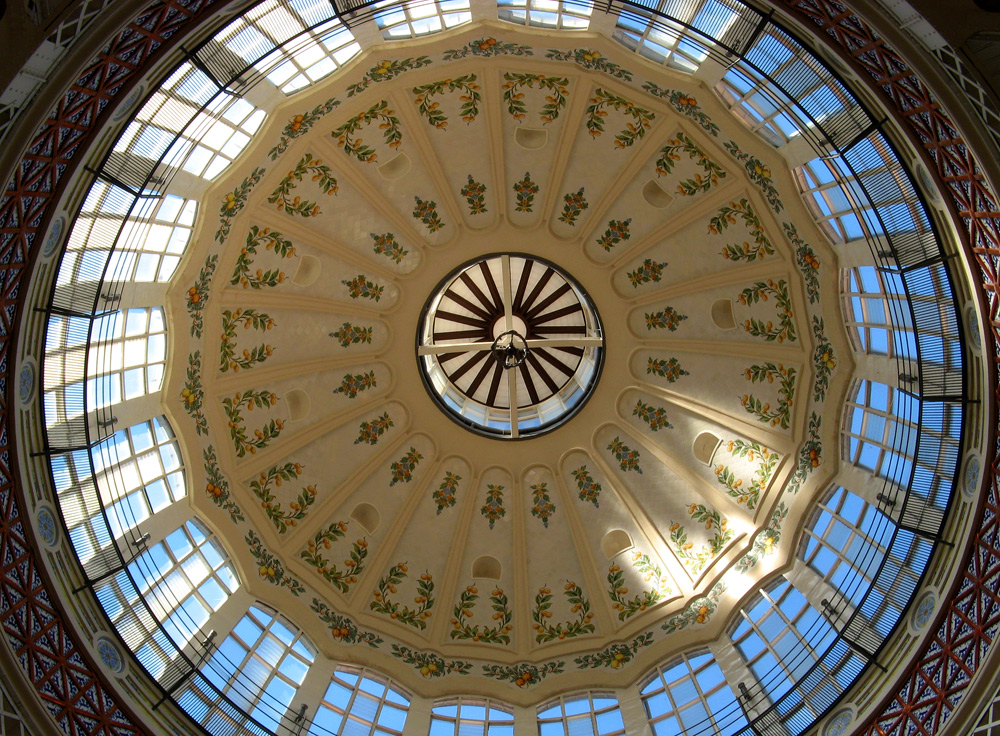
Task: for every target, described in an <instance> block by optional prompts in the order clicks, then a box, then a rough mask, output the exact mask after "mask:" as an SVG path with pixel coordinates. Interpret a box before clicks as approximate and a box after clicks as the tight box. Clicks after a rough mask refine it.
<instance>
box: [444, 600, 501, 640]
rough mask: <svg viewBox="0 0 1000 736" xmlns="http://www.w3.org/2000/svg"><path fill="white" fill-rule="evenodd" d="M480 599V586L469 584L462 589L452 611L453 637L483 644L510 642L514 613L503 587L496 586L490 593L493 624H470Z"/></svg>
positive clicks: (450, 634) (451, 632) (451, 634)
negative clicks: (469, 620)
mask: <svg viewBox="0 0 1000 736" xmlns="http://www.w3.org/2000/svg"><path fill="white" fill-rule="evenodd" d="M477 600H479V588H477V587H476V586H475V585H469V586H467V587H466V588H465V590H463V591H462V593H461V595H460V596H459V599H458V603H456V604H455V607H454V608H453V609H452V612H451V617H452V618H451V631H449V632H448V634H449V636H451V638H452V639H458V640H466V641H475V642H482V643H483V644H510V632H511V630H512V629H513V628H514V627H513V625H512V624H511V620H512V619H513V614H512V613H511V610H510V601H509V600H508V599H507V594H506V593H504V592H503V589H502V588H494V589H493V592H492V593H490V608H491V609H492V610H493V616H492V619H493V621H495V622H496V623H495V624H494V625H493V626H486V625H483V624H470V623H469V622H468V619H470V618H472V615H473V613H474V611H473V609H474V608H475V606H476V601H477Z"/></svg>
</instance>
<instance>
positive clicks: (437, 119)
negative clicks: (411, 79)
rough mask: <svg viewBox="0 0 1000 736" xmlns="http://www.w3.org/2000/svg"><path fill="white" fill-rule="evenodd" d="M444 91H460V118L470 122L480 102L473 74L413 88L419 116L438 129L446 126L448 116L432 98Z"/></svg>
mask: <svg viewBox="0 0 1000 736" xmlns="http://www.w3.org/2000/svg"><path fill="white" fill-rule="evenodd" d="M445 92H461V93H462V94H461V95H460V96H459V101H460V102H461V103H462V108H461V110H460V113H461V115H462V120H464V121H465V122H466V123H471V122H473V121H474V120H475V119H476V116H477V115H479V103H480V102H482V95H481V94H480V93H479V85H478V84H476V75H475V74H464V75H462V76H460V77H454V78H452V79H444V80H441V81H439V82H430V83H428V84H422V85H420V86H419V87H414V88H413V94H414V95H416V100H415V102H416V103H417V112H418V113H419V114H420V116H421V117H423V118H426V119H427V122H428V123H429V124H430V125H433V126H434V127H435V128H437V129H439V130H444V129H445V128H447V127H448V117H447V116H446V115H445V114H444V112H442V110H441V103H440V102H437V101H435V100H434V97H436V96H437V95H440V94H443V93H445Z"/></svg>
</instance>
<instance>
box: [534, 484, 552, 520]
mask: <svg viewBox="0 0 1000 736" xmlns="http://www.w3.org/2000/svg"><path fill="white" fill-rule="evenodd" d="M555 512H556V507H555V504H554V503H552V499H550V498H549V489H548V484H547V483H536V484H535V485H533V486H531V515H532V516H534V517H535V518H536V519H539V520H540V521H541V522H542V526H544V527H546V528H548V526H549V519H551V518H552V515H553V514H554V513H555Z"/></svg>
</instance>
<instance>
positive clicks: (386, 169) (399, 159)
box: [378, 153, 410, 181]
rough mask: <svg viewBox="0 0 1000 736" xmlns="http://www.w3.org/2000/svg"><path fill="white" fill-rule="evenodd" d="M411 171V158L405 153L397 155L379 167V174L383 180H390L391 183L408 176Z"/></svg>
mask: <svg viewBox="0 0 1000 736" xmlns="http://www.w3.org/2000/svg"><path fill="white" fill-rule="evenodd" d="M409 170H410V157H409V156H407V155H406V154H405V153H398V154H396V155H395V156H394V157H393V158H391V159H390V160H388V161H386V162H385V163H384V164H382V165H381V166H379V167H378V173H380V174H381V175H382V178H383V179H388V180H389V181H392V180H393V179H398V178H400V177H401V176H406V174H407V172H408V171H409Z"/></svg>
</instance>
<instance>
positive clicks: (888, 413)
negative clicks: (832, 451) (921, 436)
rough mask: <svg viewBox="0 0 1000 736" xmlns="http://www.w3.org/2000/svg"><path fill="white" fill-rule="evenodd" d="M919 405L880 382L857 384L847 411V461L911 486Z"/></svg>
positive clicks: (917, 402)
mask: <svg viewBox="0 0 1000 736" xmlns="http://www.w3.org/2000/svg"><path fill="white" fill-rule="evenodd" d="M919 417H920V402H919V400H918V399H917V398H915V397H913V396H911V395H909V394H905V393H903V392H902V391H900V390H899V389H897V388H894V387H892V386H888V385H886V384H884V383H879V382H878V381H865V380H862V381H858V383H857V389H856V390H855V391H852V392H851V393H850V394H849V395H848V398H847V401H846V405H845V408H844V429H843V438H844V445H845V446H844V448H843V449H844V460H845V461H847V462H848V463H851V464H852V465H857V466H858V467H860V468H864V469H865V470H868V471H870V472H871V473H873V474H875V475H878V476H880V477H882V478H887V479H891V480H895V481H898V482H899V483H900V484H901V485H904V486H905V485H908V483H909V479H910V475H911V473H912V470H913V453H914V451H915V450H916V448H915V444H916V439H917V423H918V421H919Z"/></svg>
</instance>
